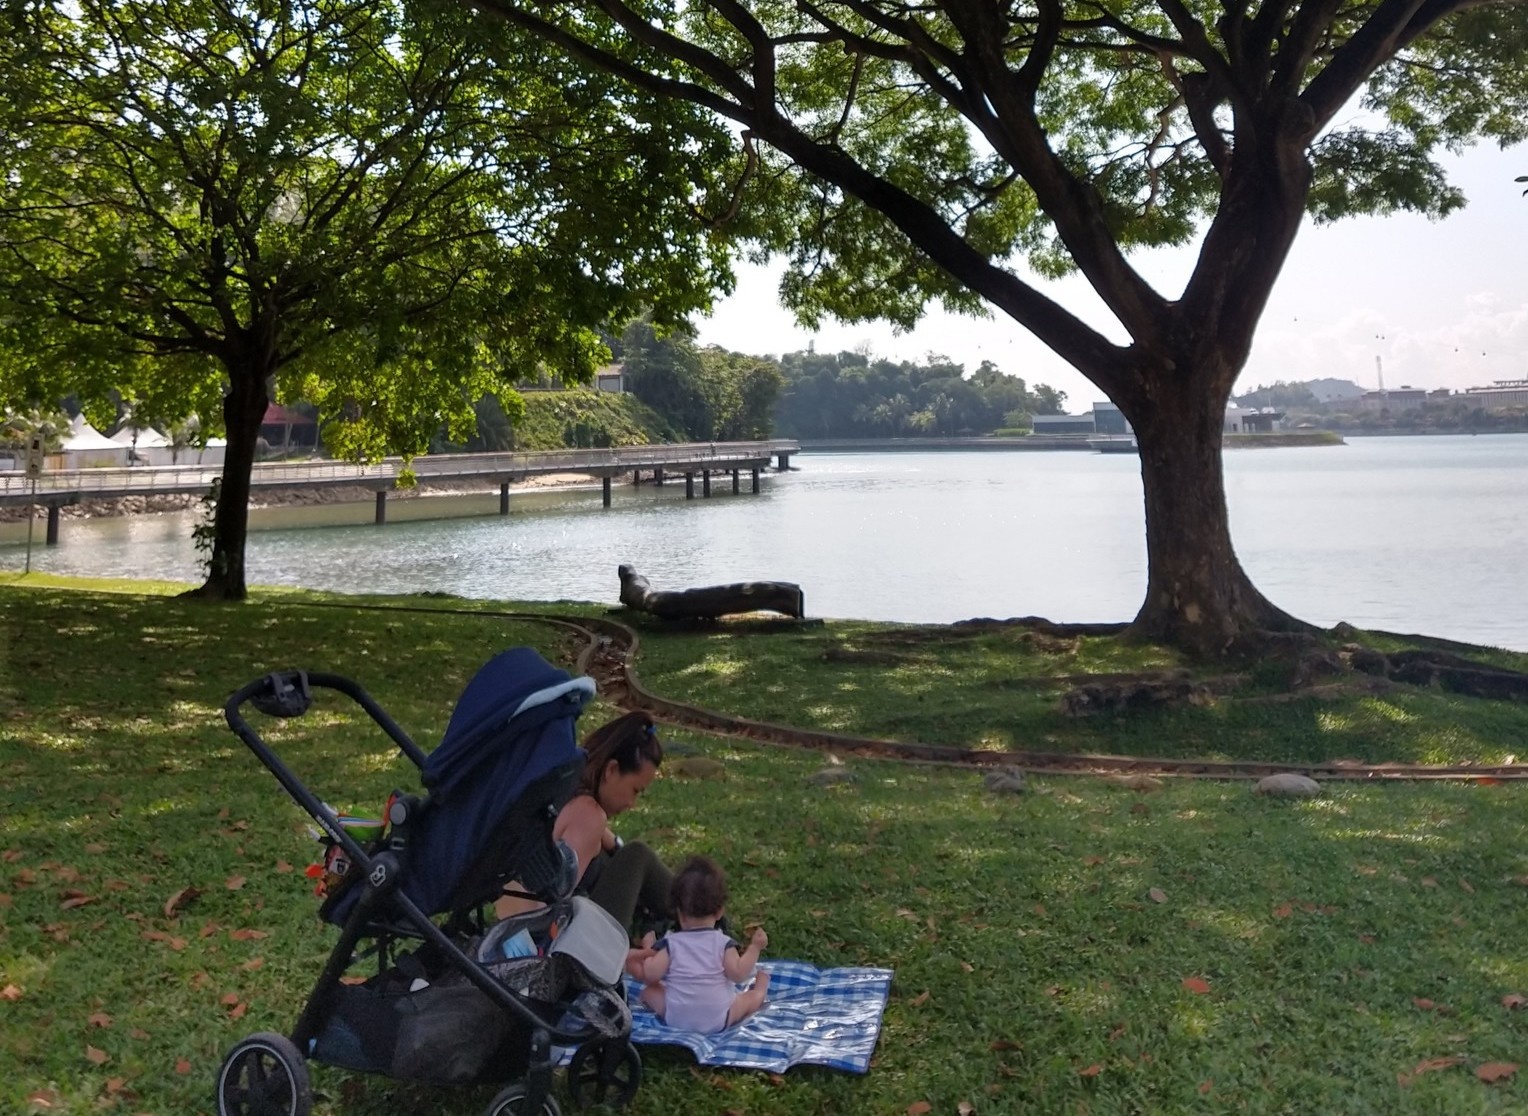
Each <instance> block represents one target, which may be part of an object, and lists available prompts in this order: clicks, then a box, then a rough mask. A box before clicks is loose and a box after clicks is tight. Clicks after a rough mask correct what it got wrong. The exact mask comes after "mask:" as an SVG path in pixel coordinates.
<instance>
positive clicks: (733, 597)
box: [616, 565, 806, 620]
mask: <svg viewBox="0 0 1528 1116" xmlns="http://www.w3.org/2000/svg"><path fill="white" fill-rule="evenodd" d="M616 573H617V574H618V575H619V577H620V579H621V603H622V604H623V605H625V606H626V607H627V608H630V609H635V610H637V611H638V612H648V613H651V614H652V615H654V616H657V617H659V618H660V619H663V620H714V619H716V618H717V617H718V616H735V615H738V614H741V613H745V612H781V613H784V614H785V615H786V616H792V617H795V618H796V619H798V620H799V619H800V618H801V617H802V616H804V615H805V614H806V606H805V601H804V599H803V597H802V593H801V586H799V585H797V584H795V583H794V582H789V581H739V582H736V583H734V584H731V585H706V586H702V587H700V588H696V589H683V590H679V591H670V590H659V589H654V588H652V587H651V586H650V585H648V583H647V578H645V577H643V576H642V575H641V574H639V573H638V572H637V571H636V570H634V569H633V568H632V567H630V566H626V565H623V566H620V567H619V568H617V570H616Z"/></svg>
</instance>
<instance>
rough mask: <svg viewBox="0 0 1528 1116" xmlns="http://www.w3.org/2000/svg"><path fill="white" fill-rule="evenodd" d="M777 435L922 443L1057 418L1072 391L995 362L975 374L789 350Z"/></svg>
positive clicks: (936, 363)
mask: <svg viewBox="0 0 1528 1116" xmlns="http://www.w3.org/2000/svg"><path fill="white" fill-rule="evenodd" d="M780 370H781V372H782V374H783V376H784V381H785V387H784V392H783V394H782V395H781V397H780V402H779V405H778V406H777V407H776V409H775V427H776V431H777V433H779V434H780V435H782V436H784V437H791V438H808V439H810V438H917V437H941V436H942V437H949V436H952V435H961V434H991V433H993V432H994V431H998V430H1012V431H1024V430H1027V429H1029V425H1030V422H1029V420H1030V418H1031V417H1033V416H1034V415H1058V414H1061V413H1062V408H1063V407H1064V406H1065V404H1066V393H1065V392H1062V391H1057V390H1056V389H1055V388H1053V387H1050V386H1048V385H1046V384H1036V385H1035V386H1034V387H1032V388H1031V387H1029V386H1028V385H1027V384H1026V383H1025V382H1024V380H1023V379H1022V378H1021V377H1018V376H1011V375H1008V374H1007V373H1005V372H1003V371H1002V370H1000V369H999V368H998V367H997V366H996V365H995V364H993V363H992V362H991V361H985V360H984V361H982V363H981V366H980V367H979V368H977V369H976V371H975V372H973V373H971V374H970V375H969V376H968V375H966V370H965V366H964V365H961V364H956V363H953V362H951V361H949V360H947V359H946V358H944V357H939V356H932V355H931V356H930V357H929V358H928V359H927V361H926V362H925V363H922V364H915V363H912V362H910V361H892V360H887V359H880V360H873V359H871V358H870V357H869V356H868V355H866V354H864V353H853V352H851V353H833V354H829V353H817V352H811V351H808V352H797V353H787V354H786V355H785V356H784V357H783V358H782V359H781V361H780Z"/></svg>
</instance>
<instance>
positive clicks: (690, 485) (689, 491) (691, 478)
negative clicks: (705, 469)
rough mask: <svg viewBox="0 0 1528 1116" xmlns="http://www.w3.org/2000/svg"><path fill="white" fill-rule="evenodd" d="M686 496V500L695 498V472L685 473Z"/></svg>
mask: <svg viewBox="0 0 1528 1116" xmlns="http://www.w3.org/2000/svg"><path fill="white" fill-rule="evenodd" d="M684 498H685V499H686V500H693V499H695V474H694V473H686V474H685V475H684Z"/></svg>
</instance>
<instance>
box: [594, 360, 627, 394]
mask: <svg viewBox="0 0 1528 1116" xmlns="http://www.w3.org/2000/svg"><path fill="white" fill-rule="evenodd" d="M594 390H595V391H608V392H610V393H611V394H612V395H620V394H621V393H622V392H623V391H625V390H626V374H625V372H624V371H623V370H622V367H621V365H619V364H607V365H605V367H603V368H601V369H600V370H599V371H598V372H596V373H595V374H594Z"/></svg>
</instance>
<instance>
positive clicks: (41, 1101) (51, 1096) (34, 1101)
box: [27, 1089, 63, 1112]
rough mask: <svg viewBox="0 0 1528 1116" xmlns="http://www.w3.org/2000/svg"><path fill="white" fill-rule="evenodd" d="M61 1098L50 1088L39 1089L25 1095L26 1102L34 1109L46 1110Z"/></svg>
mask: <svg viewBox="0 0 1528 1116" xmlns="http://www.w3.org/2000/svg"><path fill="white" fill-rule="evenodd" d="M62 1099H63V1098H62V1097H60V1096H59V1095H58V1094H57V1093H55V1092H54V1091H53V1090H52V1089H39V1090H37V1092H35V1093H32V1094H30V1095H29V1096H28V1097H27V1103H28V1104H29V1105H31V1106H32V1107H33V1108H35V1109H39V1110H41V1111H44V1112H46V1111H47V1110H48V1109H50V1108H52V1107H54V1106H55V1105H57V1104H58V1103H59V1102H60V1101H61V1100H62Z"/></svg>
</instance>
